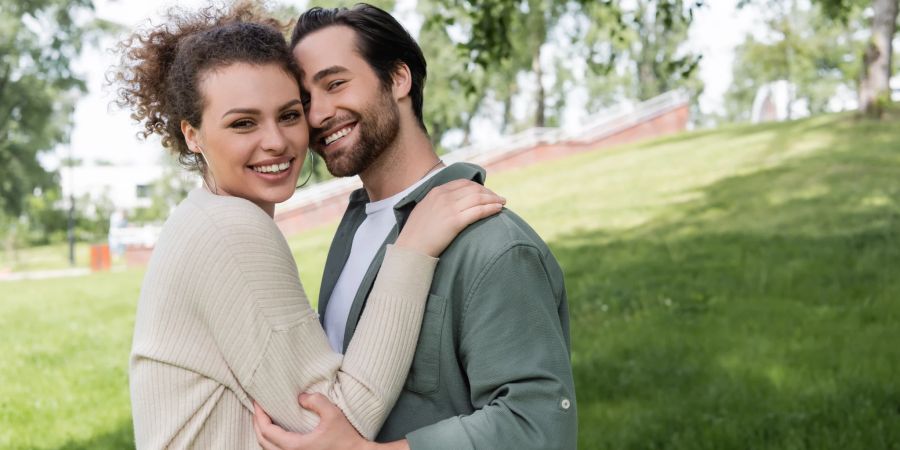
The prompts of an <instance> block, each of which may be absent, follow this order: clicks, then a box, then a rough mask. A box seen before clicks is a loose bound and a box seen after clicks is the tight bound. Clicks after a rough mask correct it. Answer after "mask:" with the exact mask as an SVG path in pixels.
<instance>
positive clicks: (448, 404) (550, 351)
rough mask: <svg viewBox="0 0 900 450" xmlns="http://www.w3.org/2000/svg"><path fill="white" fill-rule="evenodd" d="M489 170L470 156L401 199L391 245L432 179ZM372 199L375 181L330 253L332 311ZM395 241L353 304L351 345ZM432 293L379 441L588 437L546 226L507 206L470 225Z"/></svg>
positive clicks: (482, 442)
mask: <svg viewBox="0 0 900 450" xmlns="http://www.w3.org/2000/svg"><path fill="white" fill-rule="evenodd" d="M484 177H485V173H484V169H482V168H480V167H478V166H475V165H472V164H465V163H458V164H453V165H451V166H449V167H447V168H445V169H444V170H442V171H441V172H439V173H438V174H436V175H435V176H434V177H432V178H431V179H430V180H428V181H427V182H426V183H424V184H423V185H422V186H420V187H419V188H417V189H416V190H415V191H413V192H412V193H411V194H409V195H408V196H407V197H406V198H404V199H403V200H401V201H400V203H398V204H397V205H396V206H395V208H394V209H395V213H396V216H397V223H398V226H397V227H394V229H393V230H392V231H391V233H390V234H389V235H388V237H387V239H386V240H385V243H384V245H387V244H389V243H393V242H394V241H395V240H396V239H397V235H398V233H399V229H401V228H402V226H403V224H405V222H406V219H407V218H408V217H409V214H410V212H411V211H412V209H413V207H414V206H415V204H416V203H417V202H418V201H420V200H422V199H423V198H424V197H425V195H426V194H427V193H428V192H429V191H430V190H431V189H432V188H434V187H435V186H439V185H441V184H444V183H447V182H449V181H452V180H455V179H460V178H464V179H471V180H475V181H477V182H479V183H483V182H484ZM367 202H368V198H367V196H366V192H365V190H363V189H360V190H358V191H355V192H354V193H353V194H351V196H350V205H349V206H348V208H347V211H346V213H344V217H343V219H342V220H341V224H340V226H339V227H338V230H337V233H336V234H335V237H334V241H333V242H332V244H331V249H330V251H329V253H328V260H327V262H326V264H325V275H324V276H323V280H322V289H321V292H320V294H319V313H320V316H321V317H324V315H325V314H324V313H325V308H327V307H328V298H329V297H330V296H331V292H332V291H333V290H334V285H335V283H336V282H337V278H338V276H339V275H340V273H341V270H342V269H343V267H344V264H345V263H346V261H347V257H348V255H349V254H350V245H351V243H352V241H353V235H354V234H355V232H356V229H357V228H358V227H359V225H360V224H361V223H362V221H363V220H364V219H365V216H366V214H365V204H366V203H367ZM384 245H383V246H382V249H381V250H380V251H379V252H378V254H377V255H376V256H375V259H374V260H373V262H372V265H371V266H370V267H369V270H368V272H367V273H366V275H365V277H364V278H363V281H362V283H361V285H360V289H359V291H358V292H357V295H356V297H355V298H354V301H353V305H352V306H351V308H350V314H349V316H348V319H347V329H346V334H345V338H344V346H345V348H346V345H347V344H348V343H349V342H350V338H351V337H352V336H353V332H354V331H355V329H356V325H357V322H358V321H359V317H360V314H361V313H362V309H363V308H364V307H365V300H366V296H367V294H368V292H369V290H370V289H371V288H372V284H373V282H374V279H375V275H376V274H377V273H378V268H379V267H380V266H381V262H382V260H383V258H384ZM430 292H431V293H430V296H429V299H428V304H427V306H426V311H425V319H424V322H423V324H422V330H421V333H420V335H419V341H418V346H417V348H416V353H415V357H414V358H413V363H412V368H411V369H410V373H409V377H408V378H407V380H406V384H405V386H404V389H403V391H402V392H401V393H400V398H399V399H398V401H397V404H396V405H395V406H394V409H393V411H391V414H390V416H388V418H387V421H386V422H385V424H384V427H383V428H382V429H381V432H380V434H379V435H378V441H381V442H385V441H393V440H397V439H402V438H404V437H405V438H407V439H408V440H409V444H410V447H411V448H412V449H426V448H427V449H453V450H461V449H506V448H509V449H516V450H525V449H531V448H534V449H574V448H576V437H577V423H578V422H577V414H576V406H575V386H574V382H573V379H572V367H571V363H570V338H569V317H568V304H567V302H566V289H565V286H564V284H563V274H562V270H561V269H560V267H559V264H558V263H557V262H556V259H555V258H554V257H553V255H552V254H551V253H550V249H549V248H548V247H547V245H546V244H545V243H544V241H543V240H541V238H540V237H539V236H538V235H537V234H536V233H535V232H534V230H532V229H531V227H529V226H528V224H526V223H525V221H524V220H522V219H521V218H520V217H519V216H517V215H515V214H514V213H512V212H511V211H509V210H507V209H504V210H503V211H502V212H501V213H500V214H498V215H495V216H492V217H489V218H487V219H484V220H481V221H479V222H476V223H474V224H472V225H470V226H469V227H468V228H466V229H465V230H464V231H463V232H462V233H460V235H459V236H458V237H457V238H456V239H455V240H454V241H453V243H452V244H450V246H449V247H448V248H447V250H445V251H444V253H443V254H442V255H441V259H440V262H439V263H438V266H437V269H436V271H435V274H434V280H433V282H432V285H431V291H430Z"/></svg>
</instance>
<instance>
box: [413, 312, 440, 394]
mask: <svg viewBox="0 0 900 450" xmlns="http://www.w3.org/2000/svg"><path fill="white" fill-rule="evenodd" d="M446 309H447V302H446V299H445V298H444V297H441V296H439V295H434V294H429V295H428V303H427V304H426V305H425V317H424V318H423V319H422V330H421V331H420V332H419V341H418V343H417V344H416V353H415V355H414V356H413V361H412V367H410V369H409V376H408V377H407V378H406V385H405V386H404V388H405V389H406V390H408V391H412V392H416V393H419V394H429V393H432V392H434V391H436V390H437V387H438V381H439V378H440V369H441V364H440V355H441V335H442V334H443V330H444V315H445V311H446Z"/></svg>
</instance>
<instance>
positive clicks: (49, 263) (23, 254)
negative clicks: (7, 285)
mask: <svg viewBox="0 0 900 450" xmlns="http://www.w3.org/2000/svg"><path fill="white" fill-rule="evenodd" d="M90 262H91V244H87V243H83V242H79V243H76V244H75V267H90ZM70 267H72V265H71V264H69V244H53V245H42V246H38V247H30V248H23V249H17V250H15V251H6V250H5V249H3V248H0V272H2V271H3V270H9V271H13V272H24V271H30V270H57V269H68V268H70Z"/></svg>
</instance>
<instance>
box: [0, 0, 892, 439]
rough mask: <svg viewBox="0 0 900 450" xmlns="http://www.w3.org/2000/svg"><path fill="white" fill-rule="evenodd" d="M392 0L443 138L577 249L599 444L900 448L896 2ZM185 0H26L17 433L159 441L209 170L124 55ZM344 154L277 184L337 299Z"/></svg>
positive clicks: (577, 322) (582, 365)
mask: <svg viewBox="0 0 900 450" xmlns="http://www.w3.org/2000/svg"><path fill="white" fill-rule="evenodd" d="M352 3H353V2H344V1H333V2H325V1H323V2H318V1H314V2H304V1H294V2H289V1H282V2H274V1H273V2H270V3H268V6H269V8H270V11H271V13H272V14H273V15H275V16H277V17H279V18H283V19H285V20H289V19H291V18H294V17H296V16H297V15H298V14H299V13H300V12H301V11H303V10H304V9H305V8H308V7H311V6H316V5H321V6H327V7H333V6H345V5H350V4H352ZM371 3H373V4H375V5H377V6H380V7H382V8H384V9H386V10H389V11H392V12H393V13H394V14H395V15H396V17H398V19H399V20H400V21H401V22H402V23H403V24H404V25H405V26H406V27H407V28H408V29H409V30H410V32H411V33H412V34H413V36H415V37H417V39H418V41H419V42H420V44H421V46H422V48H423V50H424V52H425V56H426V58H427V60H428V65H429V74H428V82H427V85H426V92H425V98H426V101H425V119H426V123H427V125H428V129H429V132H430V135H431V137H432V140H433V141H434V143H435V145H436V146H437V147H438V148H439V149H440V152H441V153H442V157H443V158H444V159H445V161H448V162H452V161H470V162H475V163H478V164H481V165H483V166H484V167H486V168H487V169H488V173H489V178H488V185H489V186H490V187H491V188H492V189H494V190H496V191H497V192H499V193H501V194H502V195H504V196H506V197H507V198H508V199H509V205H508V206H509V207H510V208H511V209H513V210H515V211H516V212H517V213H519V214H520V215H522V216H523V217H525V218H526V219H527V220H528V221H529V222H530V223H531V224H532V225H533V226H534V227H535V228H536V229H537V231H538V232H539V233H540V234H541V235H542V236H543V237H544V239H545V240H547V242H548V243H549V244H550V246H551V248H552V249H553V252H554V254H555V255H556V256H557V258H558V259H559V261H560V263H561V265H562V267H563V269H564V271H565V274H566V285H567V289H568V292H569V298H570V307H571V317H572V363H573V368H574V371H575V377H576V388H577V399H578V407H579V447H580V448H586V449H593V448H598V449H599V448H603V449H607V448H608V449H623V448H627V449H645V448H646V449H651V448H652V449H738V448H740V449H746V448H753V449H757V448H778V449H896V448H898V447H900V345H898V343H900V278H898V277H897V276H896V275H897V274H898V269H900V246H898V243H900V106H898V105H897V103H896V102H897V101H900V73H898V71H897V70H896V69H895V68H896V66H897V64H896V59H897V55H898V53H900V50H898V49H900V38H898V37H897V36H896V27H897V16H898V13H897V11H898V1H897V0H781V1H776V0H715V1H713V0H557V1H552V0H418V1H416V0H397V1H392V0H385V1H371ZM177 4H178V5H179V6H182V7H185V8H188V9H192V8H199V7H201V6H204V5H206V4H207V2H206V1H200V0H182V1H179V2H177ZM172 5H173V2H166V1H164V2H153V1H149V2H148V1H138V0H94V1H92V0H67V1H62V0H0V448H9V449H102V448H109V449H119V448H131V447H133V440H132V429H131V416H130V408H129V400H128V380H127V369H128V353H129V349H130V342H131V332H132V327H133V323H134V322H133V321H134V311H135V306H136V301H137V298H138V295H139V291H140V284H141V280H142V277H143V273H144V268H145V265H146V262H147V260H148V258H149V256H150V254H152V249H153V245H154V243H155V240H156V237H157V235H158V233H159V230H160V228H161V226H162V224H163V223H164V221H165V219H166V217H167V216H168V214H169V212H170V211H171V209H172V208H174V206H175V205H177V204H178V202H180V201H181V199H182V198H183V197H184V196H185V195H186V193H187V192H188V191H189V190H190V189H192V188H193V187H195V186H197V185H199V180H198V179H197V177H196V175H192V174H188V173H184V172H182V170H181V169H180V168H179V167H178V165H177V164H176V163H175V162H174V161H173V160H172V158H171V157H169V155H168V154H167V153H166V152H165V151H164V150H163V149H162V147H161V145H160V142H159V140H158V139H155V138H149V139H147V140H145V141H144V140H139V139H137V137H136V133H137V131H139V128H138V125H136V124H135V123H134V121H133V120H132V119H131V118H130V117H129V113H128V112H127V111H123V110H120V109H119V108H118V107H117V106H116V105H115V103H114V99H115V87H114V86H110V85H109V84H108V83H107V76H108V75H107V74H108V71H109V69H110V68H111V67H112V66H114V65H115V64H117V62H118V55H117V54H116V52H115V46H116V43H117V42H119V41H120V40H122V39H123V38H124V37H125V36H126V35H127V34H128V33H129V32H130V31H133V30H134V29H135V28H136V27H140V26H146V25H147V24H148V23H159V22H160V21H161V20H162V19H161V18H162V15H163V13H164V12H165V11H166V9H167V8H168V7H170V6H172ZM148 21H149V22H148ZM322 166H324V165H323V164H319V165H318V166H316V167H311V168H308V169H306V170H308V171H310V172H311V173H310V176H311V182H310V185H308V186H306V187H304V188H302V189H299V190H298V191H297V193H296V194H295V195H294V197H293V198H291V199H290V200H289V201H287V202H285V203H284V204H282V205H279V207H278V209H277V211H276V222H277V223H278V225H279V227H280V228H281V229H282V231H283V232H284V233H285V235H286V236H287V238H288V241H289V243H290V245H291V247H292V250H293V252H294V255H295V257H296V259H297V261H298V265H299V267H300V271H301V278H302V280H303V283H304V286H305V288H306V289H307V291H308V293H309V297H310V298H311V299H316V298H317V295H318V287H319V282H320V280H321V276H322V267H323V266H324V260H325V254H326V252H327V249H328V245H329V244H330V241H331V238H332V236H333V232H334V229H335V227H336V225H337V224H336V221H337V219H338V218H339V217H340V215H341V214H342V212H343V208H344V207H345V206H346V198H347V194H348V193H349V192H350V191H351V190H352V189H355V188H356V187H358V186H359V182H358V180H356V179H331V177H330V175H328V174H327V172H326V171H325V170H324V167H322ZM305 175H306V173H304V178H305Z"/></svg>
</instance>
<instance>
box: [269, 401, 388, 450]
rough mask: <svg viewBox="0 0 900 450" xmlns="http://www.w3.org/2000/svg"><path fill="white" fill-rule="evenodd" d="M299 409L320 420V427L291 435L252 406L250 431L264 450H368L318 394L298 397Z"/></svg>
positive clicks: (365, 442) (351, 428) (341, 414)
mask: <svg viewBox="0 0 900 450" xmlns="http://www.w3.org/2000/svg"><path fill="white" fill-rule="evenodd" d="M299 400H300V406H301V407H303V408H304V409H307V410H309V411H312V412H314V413H316V415H318V416H319V424H318V425H316V428H314V429H313V430H312V431H310V432H309V433H307V434H301V433H292V432H290V431H287V430H285V429H284V428H281V427H280V426H278V425H275V424H274V423H272V419H271V418H270V417H269V416H268V414H266V412H265V411H263V409H262V407H260V406H259V405H258V404H256V402H254V403H253V408H254V409H255V412H254V414H253V428H254V430H256V440H257V441H259V445H261V446H262V448H264V449H265V450H315V449H323V450H326V449H345V450H363V449H366V450H367V449H369V447H370V445H371V444H373V443H372V442H369V441H367V440H365V439H364V438H363V437H362V436H360V435H359V433H358V432H357V431H356V428H353V425H350V422H349V421H348V420H347V418H346V417H345V416H344V413H343V412H341V410H340V409H339V408H338V407H337V406H334V405H333V404H331V402H329V401H328V399H327V398H325V397H324V396H323V395H321V394H300V399H299Z"/></svg>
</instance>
